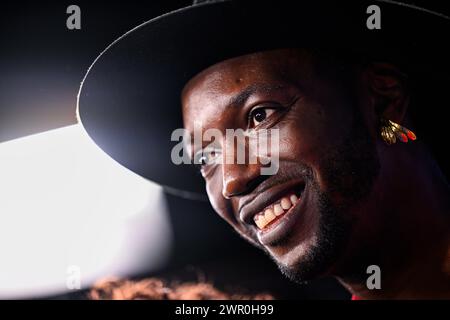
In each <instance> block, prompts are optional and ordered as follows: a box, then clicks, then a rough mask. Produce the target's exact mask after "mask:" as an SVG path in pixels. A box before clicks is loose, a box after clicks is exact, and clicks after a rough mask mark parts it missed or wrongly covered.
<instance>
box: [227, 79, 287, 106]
mask: <svg viewBox="0 0 450 320" xmlns="http://www.w3.org/2000/svg"><path fill="white" fill-rule="evenodd" d="M283 87H284V86H283V85H281V84H276V85H274V84H266V83H256V84H252V85H250V86H248V87H247V88H245V89H244V90H242V91H241V92H239V93H238V94H236V95H235V96H233V97H231V98H230V101H229V103H228V106H230V107H238V106H242V105H243V104H245V102H246V101H247V100H248V98H250V97H251V96H252V95H254V94H256V93H259V92H264V93H267V92H270V91H274V90H278V89H281V88H283Z"/></svg>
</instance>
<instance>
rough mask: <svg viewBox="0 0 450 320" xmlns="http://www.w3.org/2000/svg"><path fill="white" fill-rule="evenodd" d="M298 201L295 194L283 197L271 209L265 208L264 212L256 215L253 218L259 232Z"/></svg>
mask: <svg viewBox="0 0 450 320" xmlns="http://www.w3.org/2000/svg"><path fill="white" fill-rule="evenodd" d="M298 200H299V198H298V197H297V196H296V195H295V194H292V195H290V196H289V197H283V198H282V199H281V200H280V201H279V202H278V203H277V204H275V205H274V206H273V207H270V208H267V209H266V210H264V212H261V213H258V214H256V215H255V216H254V217H253V220H254V221H255V224H256V226H257V227H258V228H259V229H261V230H262V229H264V228H265V227H266V226H267V225H268V224H269V223H271V222H272V221H274V220H275V219H276V218H277V217H279V216H281V215H283V214H284V213H285V212H287V211H288V210H289V209H290V208H292V207H293V206H294V205H295V204H296V203H297V202H298Z"/></svg>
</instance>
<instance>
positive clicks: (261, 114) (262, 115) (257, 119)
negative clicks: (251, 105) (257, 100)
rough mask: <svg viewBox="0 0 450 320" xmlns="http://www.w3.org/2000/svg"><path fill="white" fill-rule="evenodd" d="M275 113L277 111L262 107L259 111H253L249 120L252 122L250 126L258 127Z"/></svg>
mask: <svg viewBox="0 0 450 320" xmlns="http://www.w3.org/2000/svg"><path fill="white" fill-rule="evenodd" d="M274 112H275V109H273V108H267V107H260V108H257V109H253V110H252V111H251V112H250V115H249V120H250V121H249V122H250V123H249V125H250V126H251V127H256V126H257V125H259V124H260V123H261V122H263V121H264V120H266V119H267V118H268V117H270V116H271V115H272V114H273V113H274Z"/></svg>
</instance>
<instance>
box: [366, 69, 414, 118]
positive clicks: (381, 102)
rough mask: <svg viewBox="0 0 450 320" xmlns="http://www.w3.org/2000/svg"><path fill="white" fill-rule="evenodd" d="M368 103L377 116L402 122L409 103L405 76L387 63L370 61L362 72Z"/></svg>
mask: <svg viewBox="0 0 450 320" xmlns="http://www.w3.org/2000/svg"><path fill="white" fill-rule="evenodd" d="M362 77H363V82H364V84H365V85H366V86H367V92H368V95H369V99H370V105H371V106H372V107H373V112H374V113H375V116H376V117H377V118H380V117H384V118H386V119H389V120H392V121H394V122H396V123H403V122H404V119H405V115H406V112H407V109H408V105H409V93H408V87H407V77H406V75H405V74H403V73H402V72H401V71H400V70H399V69H398V68H396V67H395V66H393V65H391V64H388V63H378V62H375V63H370V64H369V65H367V66H366V67H365V68H364V69H363V72H362Z"/></svg>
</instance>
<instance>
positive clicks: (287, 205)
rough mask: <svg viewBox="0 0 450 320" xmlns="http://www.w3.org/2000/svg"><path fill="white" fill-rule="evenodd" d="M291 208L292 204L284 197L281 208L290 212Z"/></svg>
mask: <svg viewBox="0 0 450 320" xmlns="http://www.w3.org/2000/svg"><path fill="white" fill-rule="evenodd" d="M290 207H292V203H291V201H290V200H289V199H288V198H286V197H284V198H283V199H281V208H283V209H284V210H288V209H289V208H290Z"/></svg>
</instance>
